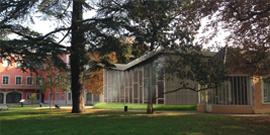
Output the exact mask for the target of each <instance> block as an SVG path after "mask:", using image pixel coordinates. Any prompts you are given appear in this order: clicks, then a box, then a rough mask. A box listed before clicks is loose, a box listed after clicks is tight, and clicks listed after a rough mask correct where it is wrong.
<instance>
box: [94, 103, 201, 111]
mask: <svg viewBox="0 0 270 135" xmlns="http://www.w3.org/2000/svg"><path fill="white" fill-rule="evenodd" d="M124 106H128V109H129V110H146V107H147V105H146V104H122V103H97V104H96V105H95V106H94V107H93V108H95V109H122V110H123V109H124ZM154 110H156V111H157V110H159V111H160V110H163V111H169V110H170V111H196V110H197V105H154Z"/></svg>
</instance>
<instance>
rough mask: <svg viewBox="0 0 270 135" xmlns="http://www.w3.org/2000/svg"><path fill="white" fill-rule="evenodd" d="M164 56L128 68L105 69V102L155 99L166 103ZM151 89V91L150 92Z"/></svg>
mask: <svg viewBox="0 0 270 135" xmlns="http://www.w3.org/2000/svg"><path fill="white" fill-rule="evenodd" d="M163 64H164V63H163V58H162V57H158V58H157V59H155V60H153V61H150V62H148V63H147V62H145V63H142V64H139V65H136V66H134V67H132V68H130V69H128V70H124V71H120V70H105V71H104V102H116V103H138V104H144V103H146V102H148V98H149V97H150V98H152V99H153V103H155V104H164V95H161V96H159V97H158V95H159V94H163V92H164V79H163V78H164V77H163V76H164V71H163V70H164V69H163ZM150 90H151V92H149V91H150Z"/></svg>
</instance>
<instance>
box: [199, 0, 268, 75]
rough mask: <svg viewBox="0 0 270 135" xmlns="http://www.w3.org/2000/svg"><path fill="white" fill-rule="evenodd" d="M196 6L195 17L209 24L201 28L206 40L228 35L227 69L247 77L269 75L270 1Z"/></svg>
mask: <svg viewBox="0 0 270 135" xmlns="http://www.w3.org/2000/svg"><path fill="white" fill-rule="evenodd" d="M196 5H197V6H194V7H196V10H197V15H200V16H201V17H208V18H209V20H211V21H209V22H208V25H207V26H206V28H205V31H211V32H210V33H211V34H210V36H209V37H210V39H211V37H214V36H217V32H219V31H220V30H225V31H228V32H230V35H229V36H228V37H227V39H226V40H227V41H226V42H227V46H231V47H232V48H231V49H230V50H229V51H230V56H231V59H230V61H231V63H230V64H229V65H230V66H231V67H234V68H235V70H238V72H239V70H242V72H243V73H247V74H251V75H266V74H269V73H270V72H269V71H270V70H269V64H270V59H269V55H268V54H269V45H270V44H269V43H270V42H269V39H270V35H269V26H270V21H269V17H270V1H268V0H261V1H259V0H230V1H227V0H207V1H197V2H196ZM210 39H207V40H210ZM233 48H234V49H233ZM243 69H245V70H243Z"/></svg>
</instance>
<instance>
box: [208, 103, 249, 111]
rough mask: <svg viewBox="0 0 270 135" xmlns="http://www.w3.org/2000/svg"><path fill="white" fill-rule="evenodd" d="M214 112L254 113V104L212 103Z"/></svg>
mask: <svg viewBox="0 0 270 135" xmlns="http://www.w3.org/2000/svg"><path fill="white" fill-rule="evenodd" d="M212 113H254V111H253V110H252V106H241V105H212Z"/></svg>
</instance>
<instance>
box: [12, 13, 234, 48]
mask: <svg viewBox="0 0 270 135" xmlns="http://www.w3.org/2000/svg"><path fill="white" fill-rule="evenodd" d="M94 15H95V11H91V12H87V13H84V16H83V17H84V19H87V18H91V17H93V16H94ZM34 21H35V24H34V25H33V24H30V23H29V22H26V23H24V24H23V25H27V26H29V27H30V28H32V29H33V30H36V31H37V32H40V33H43V34H46V33H49V32H50V31H53V30H54V29H55V28H56V27H57V26H60V25H63V24H60V23H57V22H53V21H44V20H42V21H41V20H40V19H38V18H35V19H34ZM208 21H209V20H207V19H206V18H204V19H202V20H201V27H200V29H199V31H198V34H197V35H196V37H195V42H199V41H200V39H201V38H203V37H207V36H208V35H209V34H210V33H211V31H208V32H206V33H203V28H204V27H206V24H207V22H208ZM229 34H230V33H229V32H225V31H224V30H220V32H219V33H218V34H217V35H216V37H215V38H213V39H212V40H211V41H210V42H209V43H207V44H205V45H204V48H205V49H207V48H209V47H210V48H211V47H214V46H215V45H217V44H218V45H219V46H221V47H223V46H225V45H226V44H225V43H226V42H225V38H226V37H227V36H229ZM59 36H60V37H61V35H60V34H59ZM9 38H11V39H14V38H17V36H16V35H15V34H12V35H10V36H9ZM60 39H61V38H59V39H58V40H60ZM62 44H63V45H66V46H69V45H70V43H69V42H68V41H67V40H65V41H64V42H62ZM212 50H214V51H216V49H212Z"/></svg>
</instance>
